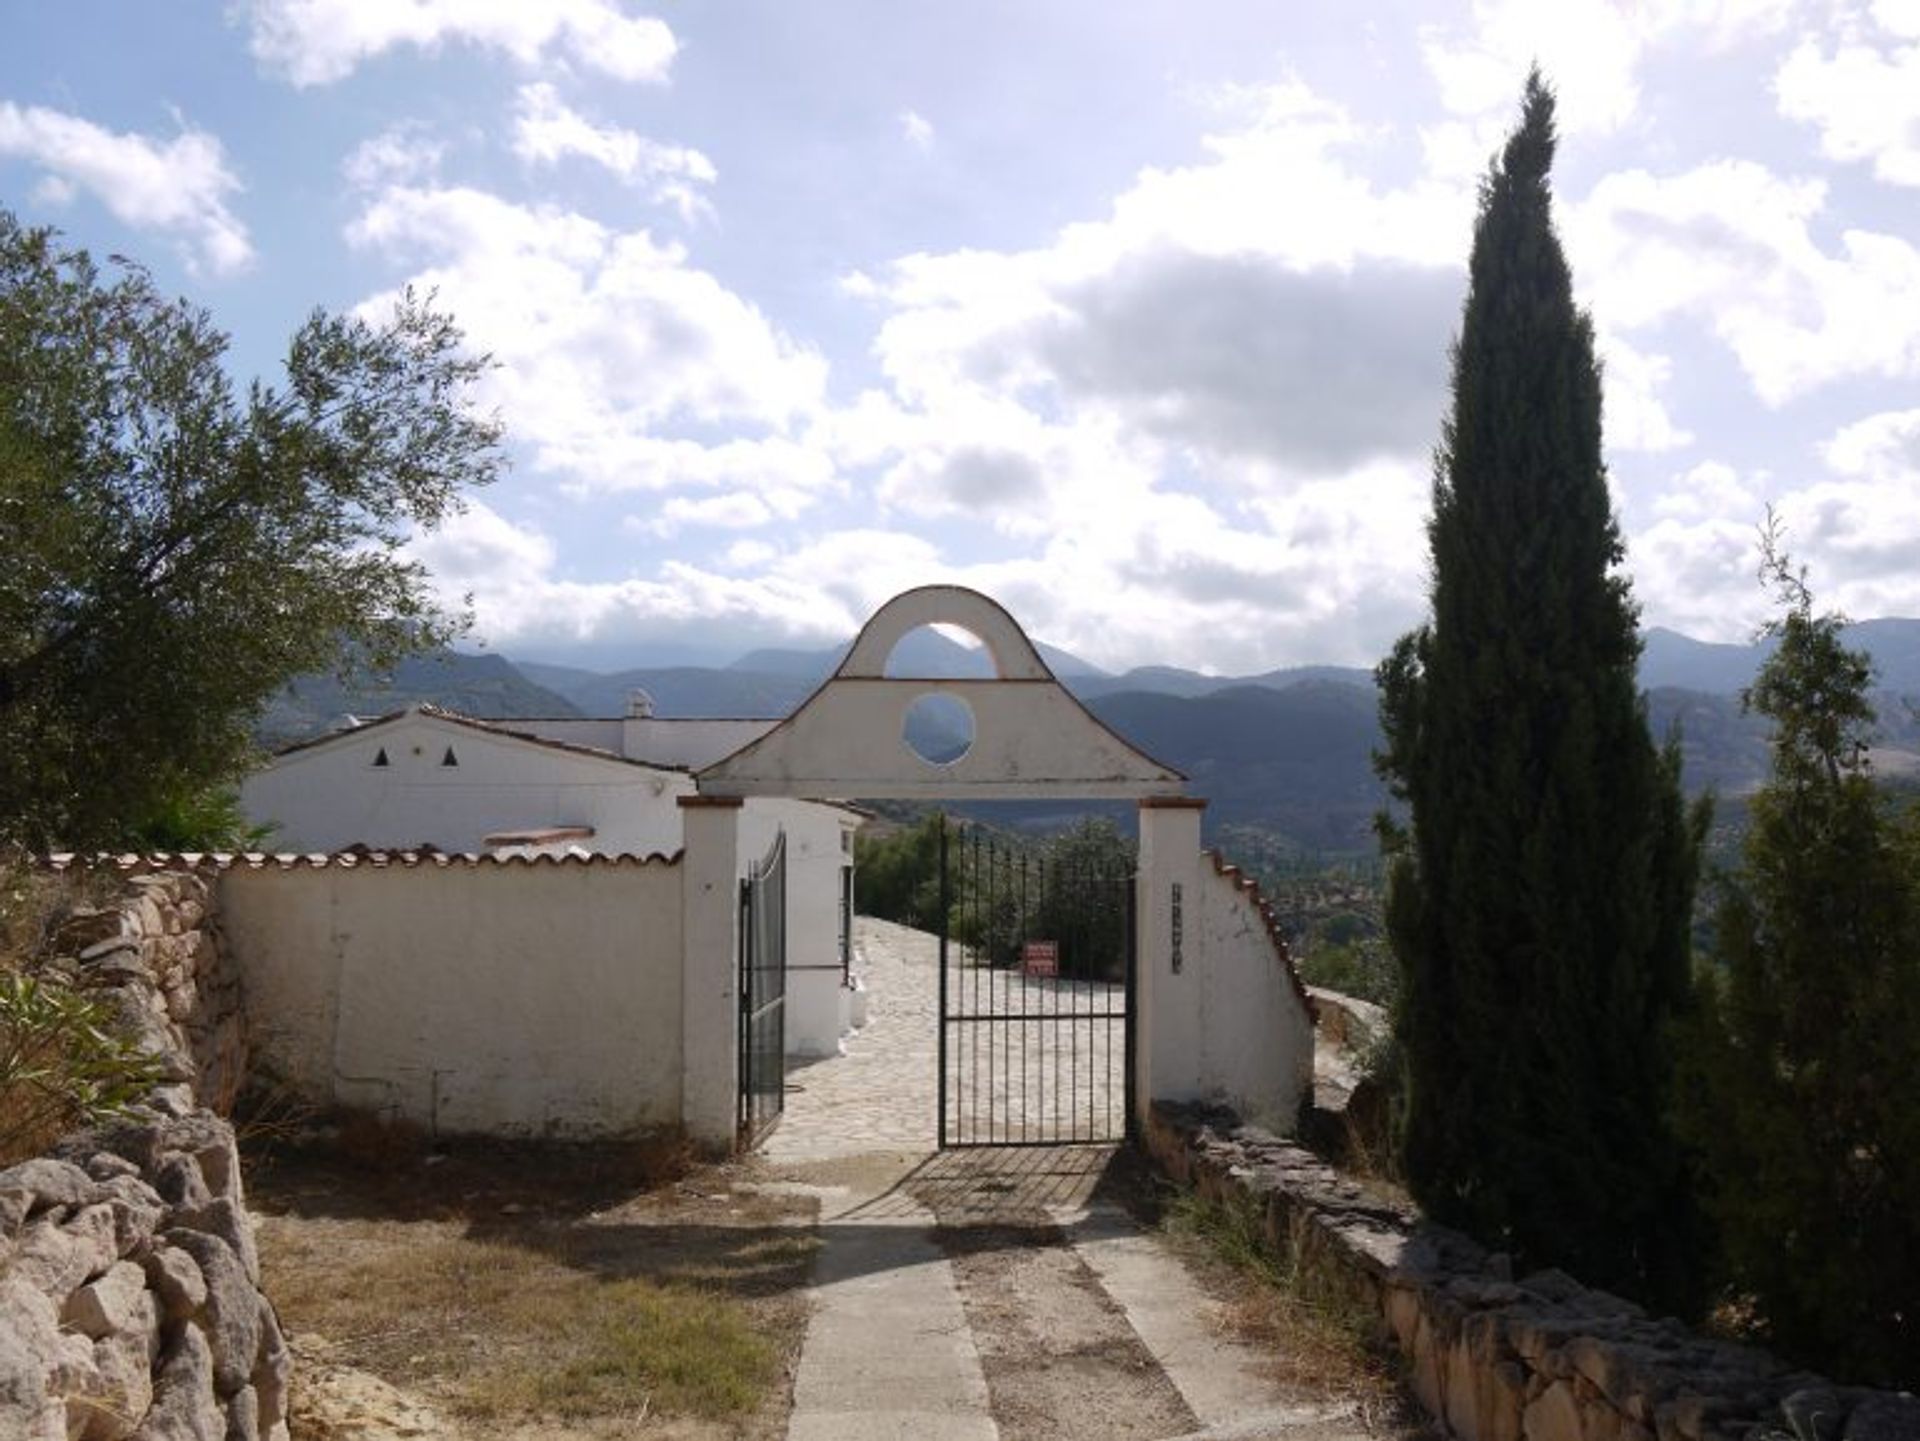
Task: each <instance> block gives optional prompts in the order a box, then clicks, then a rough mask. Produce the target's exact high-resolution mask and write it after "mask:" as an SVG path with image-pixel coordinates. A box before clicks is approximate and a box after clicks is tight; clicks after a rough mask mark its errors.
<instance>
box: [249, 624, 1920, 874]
mask: <svg viewBox="0 0 1920 1441" xmlns="http://www.w3.org/2000/svg"><path fill="white" fill-rule="evenodd" d="M1846 640H1847V643H1848V644H1850V645H1853V646H1855V647H1858V648H1861V649H1865V650H1867V651H1868V652H1869V653H1870V654H1871V655H1872V656H1873V658H1874V661H1875V665H1876V686H1877V687H1878V694H1877V696H1876V700H1877V703H1878V708H1879V712H1880V717H1881V732H1880V737H1879V742H1880V744H1879V748H1878V749H1877V750H1876V752H1875V756H1874V759H1875V763H1876V767H1877V768H1878V769H1879V770H1880V772H1881V773H1882V774H1885V775H1890V776H1896V777H1920V716H1917V715H1916V713H1915V711H1914V710H1913V709H1912V708H1911V706H1910V705H1909V704H1907V703H1906V702H1907V701H1908V700H1909V699H1920V620H1905V619H1888V620H1869V621H1862V622H1859V623H1857V624H1855V625H1853V626H1850V627H1848V629H1847V632H1846ZM1041 650H1042V654H1043V655H1044V656H1045V658H1046V660H1047V662H1048V664H1049V665H1050V666H1051V667H1052V668H1053V670H1054V673H1055V675H1057V676H1058V677H1059V678H1060V680H1061V682H1062V683H1063V684H1064V685H1066V686H1067V687H1068V688H1069V689H1070V690H1072V691H1073V692H1074V693H1075V694H1076V695H1078V696H1079V697H1080V699H1081V700H1082V701H1083V702H1084V703H1085V704H1086V705H1087V707H1088V709H1089V710H1091V711H1092V712H1093V713H1094V714H1095V715H1096V716H1098V717H1099V718H1100V719H1101V720H1102V721H1104V722H1105V723H1106V724H1107V725H1109V726H1111V727H1112V728H1113V729H1114V730H1116V731H1118V732H1119V733H1120V734H1122V735H1124V736H1126V737H1127V738H1128V739H1129V740H1130V741H1132V742H1133V743H1134V744H1136V745H1138V746H1139V747H1140V748H1141V749H1143V750H1145V751H1147V752H1148V753H1149V754H1151V755H1153V756H1155V757H1157V758H1159V759H1160V760H1162V761H1165V762H1166V763H1167V764H1169V765H1172V766H1175V767H1177V768H1179V769H1180V770H1182V771H1184V772H1185V773H1186V774H1187V775H1188V776H1189V777H1190V778H1191V781H1192V789H1193V792H1194V793H1195V794H1197V795H1203V796H1208V797H1210V798H1211V805H1210V806H1209V808H1208V813H1207V821H1208V828H1209V831H1210V832H1215V831H1218V830H1219V829H1220V828H1222V827H1227V826H1253V827H1258V828H1262V829H1264V830H1267V831H1271V832H1274V833H1277V834H1278V835H1280V836H1283V837H1285V838H1286V840H1287V841H1288V842H1289V843H1291V844H1293V845H1295V846H1298V847H1301V848H1304V849H1307V850H1310V851H1316V852H1332V853H1338V852H1354V851H1367V850H1370V849H1371V848H1372V845H1373V842H1372V836H1371V830H1372V820H1373V816H1374V815H1375V813H1376V812H1378V811H1379V809H1380V808H1381V807H1382V806H1383V805H1384V804H1385V803H1386V795H1385V792H1384V789H1383V788H1382V786H1381V784H1380V782H1379V780H1378V778H1377V777H1376V776H1375V775H1374V773H1373V768H1372V759H1371V758H1372V754H1373V751H1374V749H1375V748H1376V747H1377V746H1378V745H1379V743H1380V735H1379V723H1378V717H1377V711H1376V705H1375V697H1374V691H1373V677H1372V675H1371V673H1370V672H1368V671H1366V670H1361V669H1358V668H1353V667H1342V666H1296V667H1288V668H1284V669H1280V670H1273V671H1266V672H1262V673H1260V674H1258V675H1249V676H1209V675H1204V674H1202V673H1200V672H1198V671H1192V670H1186V669H1182V668H1180V667H1177V666H1144V667H1140V668H1138V669H1134V670H1130V671H1127V672H1125V673H1123V674H1119V675H1115V674H1111V673H1109V672H1106V671H1102V670H1100V669H1099V668H1098V667H1096V666H1093V665H1091V664H1089V663H1087V662H1085V661H1083V660H1080V659H1079V658H1078V657H1076V656H1073V655H1072V654H1070V653H1068V652H1065V651H1061V650H1058V649H1055V648H1052V647H1046V646H1042V647H1041ZM1771 650H1772V646H1771V643H1770V642H1766V641H1760V642H1755V643H1753V644H1748V645H1727V644H1717V643H1711V642H1705V641H1698V640H1694V639H1692V638H1690V637H1687V636H1684V635H1680V634H1678V633H1677V632H1674V631H1669V630H1662V629H1657V628H1656V629H1653V630H1649V631H1648V632H1647V633H1646V636H1645V648H1644V650H1643V653H1642V656H1641V663H1640V680H1641V684H1642V685H1643V686H1644V687H1646V689H1647V708H1648V719H1649V722H1650V724H1651V726H1652V728H1653V731H1654V734H1655V736H1656V737H1665V736H1667V735H1669V734H1677V735H1678V736H1679V739H1680V746H1681V755H1682V765H1683V772H1684V777H1685V782H1686V785H1687V788H1688V790H1689V791H1693V792H1698V791H1700V790H1703V789H1707V788H1711V789H1713V790H1714V791H1716V792H1717V793H1718V794H1720V795H1721V796H1723V797H1726V798H1728V799H1729V800H1732V801H1733V802H1734V804H1735V808H1736V809H1737V798H1738V797H1739V796H1740V795H1742V794H1744V793H1745V792H1748V791H1750V790H1751V789H1752V788H1753V787H1754V786H1756V785H1757V784H1758V783H1759V782H1760V781H1761V780H1762V779H1764V777H1765V775H1766V771H1767V762H1768V754H1767V741H1768V726H1767V723H1766V721H1765V720H1764V719H1763V718H1762V717H1758V716H1754V715H1749V714H1746V713H1744V712H1743V711H1742V708H1741V704H1740V698H1739V693H1740V691H1741V689H1742V688H1743V687H1745V686H1747V685H1749V684H1751V682H1752V680H1753V677H1754V675H1755V673H1756V672H1757V671H1758V669H1759V667H1760V666H1761V664H1762V663H1763V662H1764V661H1765V659H1766V657H1767V656H1768V655H1769V654H1770V653H1771ZM845 653H846V647H845V646H840V647H835V648H830V649H824V650H758V651H754V652H752V653H750V654H748V655H745V656H742V657H741V658H740V659H739V660H737V661H736V662H734V663H733V664H732V665H728V666H689V665H681V664H667V665H660V666H638V667H635V668H632V669H629V670H622V671H617V672H613V673H605V672H598V671H591V670H585V669H580V668H577V667H569V666H559V665H551V664H544V663H541V662H536V661H525V662H518V663H516V662H511V661H509V660H507V659H506V658H505V657H503V656H500V655H491V654H489V655H469V654H460V653H454V652H446V653H442V654H439V655H436V656H430V657H424V658H419V659H415V660H412V661H409V662H407V663H406V664H405V665H403V666H402V667H400V668H399V669H398V670H397V671H396V672H395V674H394V675H393V677H392V678H391V680H390V682H389V683H388V684H386V685H385V686H383V687H378V688H372V689H369V688H365V687H362V688H352V687H347V686H343V685H341V684H340V683H339V682H338V681H337V680H334V679H332V678H321V677H308V678H305V679H303V680H301V681H299V682H296V683H295V685H294V686H293V687H291V688H290V689H289V691H288V693H287V694H286V695H285V696H284V697H282V698H281V700H280V701H279V702H277V703H276V704H275V706H274V707H273V709H272V711H271V712H270V713H269V715H268V717H267V721H266V723H265V725H263V728H262V729H263V735H264V737H265V738H267V739H268V740H270V741H286V740H291V739H294V738H297V737H299V736H303V735H310V734H312V733H314V732H316V731H318V730H321V729H324V728H326V726H327V725H329V724H333V723H336V722H337V718H338V717H339V716H340V715H342V714H343V713H349V712H351V713H363V714H364V713H378V712H381V711H385V710H391V709H394V708H395V707H397V706H399V705H404V704H406V703H408V702H410V701H414V700H429V701H433V702H435V703H436V704H440V705H445V706H447V707H449V708H451V709H455V710H460V711H463V712H466V713H468V714H471V715H481V716H490V717H499V718H504V719H511V718H515V717H528V716H568V715H583V714H584V715H620V714H624V713H625V711H626V707H627V702H628V698H629V696H630V695H631V694H632V693H633V692H634V691H636V690H644V691H646V692H647V693H648V695H649V696H650V697H651V698H652V701H653V704H654V709H655V713H656V714H659V715H663V716H782V715H786V714H788V713H789V712H791V711H792V710H793V709H794V707H795V706H797V705H798V704H799V703H800V702H801V701H802V700H804V699H805V698H806V697H807V696H808V695H809V694H810V693H811V692H812V691H813V690H814V689H815V688H816V687H817V686H818V685H819V684H820V683H821V682H822V681H823V680H825V679H826V678H827V676H828V675H830V674H831V673H832V671H833V669H834V667H836V666H837V665H838V664H839V662H840V660H841V658H842V657H843V656H844V655H845ZM889 673H890V674H896V675H903V676H914V677H925V678H933V679H938V678H966V677H976V676H986V675H990V674H991V673H992V666H991V661H990V658H989V657H988V656H987V654H986V652H985V651H984V650H983V649H981V648H979V647H968V646H964V645H961V644H959V643H957V642H955V641H953V640H951V639H949V638H948V637H947V636H945V635H943V634H941V633H940V632H937V631H933V630H930V629H923V630H920V631H916V632H914V633H912V634H911V635H909V636H907V637H906V638H905V639H904V640H903V641H902V642H901V645H900V646H899V648H897V649H896V651H895V653H894V656H893V659H892V662H891V663H890V666H889ZM910 739H911V740H912V741H913V743H914V745H915V747H916V748H917V749H919V750H920V751H921V752H922V753H923V754H930V755H942V754H951V753H955V752H957V751H958V750H959V749H961V748H962V747H964V745H965V743H966V740H967V737H966V736H965V734H964V733H962V732H960V731H958V730H956V729H954V728H953V727H952V725H951V724H950V723H949V722H947V721H944V720H943V719H942V718H941V717H939V716H938V715H935V716H933V717H931V718H922V719H921V720H920V721H919V722H918V723H917V725H916V729H915V732H914V733H913V734H911V735H910ZM995 809H996V813H997V812H998V810H1000V809H1003V808H999V807H996V808H995ZM1072 809H1073V810H1075V811H1076V812H1077V811H1079V810H1081V809H1083V808H1082V807H1078V806H1076V807H1073V808H1072ZM1003 818H1010V817H1003ZM1065 818H1066V816H1065V814H1064V813H1063V814H1062V815H1059V816H1047V817H1044V818H1043V817H1039V816H1032V815H1030V816H1028V817H1026V820H1027V823H1028V824H1046V823H1047V822H1048V821H1054V820H1063V819H1065Z"/></svg>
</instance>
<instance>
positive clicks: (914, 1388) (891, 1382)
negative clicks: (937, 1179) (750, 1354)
mask: <svg viewBox="0 0 1920 1441" xmlns="http://www.w3.org/2000/svg"><path fill="white" fill-rule="evenodd" d="M926 1224H927V1223H926V1222H924V1221H921V1222H915V1221H882V1222H875V1221H872V1220H861V1221H853V1222H846V1223H841V1224H835V1223H832V1222H829V1223H828V1224H827V1225H826V1226H824V1227H823V1228H822V1230H821V1239H822V1241H823V1242H824V1246H823V1248H822V1251H821V1253H820V1256H819V1258H818V1260H817V1261H816V1262H815V1266H816V1268H817V1269H816V1271H815V1280H814V1293H813V1295H814V1312H813V1317H812V1319H811V1321H810V1322H809V1324H808V1326H807V1342H806V1347H805V1349H804V1350H803V1351H802V1353H801V1356H800V1373H799V1375H798V1377H796V1378H795V1381H794V1394H793V1414H792V1417H791V1419H790V1420H789V1422H788V1425H787V1436H788V1441H895V1438H898V1441H918V1438H925V1441H997V1438H998V1437H999V1435H1000V1431H999V1428H998V1427H997V1426H995V1425H994V1422H993V1416H992V1414H991V1413H990V1411H989V1409H988V1400H987V1382H986V1377H985V1376H984V1375H982V1374H981V1370H980V1353H979V1351H978V1350H977V1349H976V1348H975V1346H974V1341H973V1333H972V1332H971V1331H970V1330H969V1329H968V1327H967V1320H966V1316H965V1314H964V1312H963V1311H962V1310H961V1306H960V1294H959V1292H958V1290H957V1289H956V1288H955V1286H954V1280H953V1268H952V1267H951V1266H950V1265H949V1264H948V1263H947V1259H946V1256H945V1255H944V1253H942V1251H941V1250H940V1248H939V1247H938V1246H936V1245H935V1244H934V1243H933V1240H932V1238H931V1237H930V1236H929V1235H928V1233H927V1230H926Z"/></svg>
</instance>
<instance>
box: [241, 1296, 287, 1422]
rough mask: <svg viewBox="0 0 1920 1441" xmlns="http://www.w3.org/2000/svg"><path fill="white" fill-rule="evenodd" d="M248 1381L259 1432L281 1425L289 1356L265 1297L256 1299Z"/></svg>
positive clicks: (285, 1407) (283, 1414) (285, 1339)
mask: <svg viewBox="0 0 1920 1441" xmlns="http://www.w3.org/2000/svg"><path fill="white" fill-rule="evenodd" d="M248 1379H249V1382H250V1384H251V1385H252V1387H253V1391H254V1394H255V1395H256V1396H257V1397H258V1398H259V1402H260V1429H261V1430H262V1431H263V1432H270V1431H272V1430H273V1429H274V1428H275V1427H277V1426H282V1425H284V1424H285V1423H286V1419H287V1412H288V1409H289V1405H288V1403H289V1400H290V1390H289V1388H290V1386H291V1384H292V1381H293V1352H292V1350H291V1349H290V1348H289V1347H288V1345H287V1338H286V1336H285V1335H284V1334H282V1332H281V1330H280V1318H279V1316H278V1315H276V1314H275V1313H274V1309H273V1303H272V1302H271V1301H269V1300H268V1299H267V1298H266V1297H265V1296H262V1297H261V1298H260V1353H259V1355H258V1357H257V1358H256V1359H255V1361H254V1365H253V1375H252V1376H251V1377H250V1378H248Z"/></svg>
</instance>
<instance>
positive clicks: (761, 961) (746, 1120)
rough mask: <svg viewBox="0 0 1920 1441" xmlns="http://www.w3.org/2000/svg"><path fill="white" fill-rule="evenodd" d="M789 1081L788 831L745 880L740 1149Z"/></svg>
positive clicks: (772, 1114) (772, 1117) (768, 1123)
mask: <svg viewBox="0 0 1920 1441" xmlns="http://www.w3.org/2000/svg"><path fill="white" fill-rule="evenodd" d="M786 1086H787V836H786V832H784V831H782V832H781V833H780V834H779V835H778V836H777V837H775V838H774V842H773V846H772V848H771V849H769V850H768V852H767V854H766V856H765V858H764V859H762V860H761V861H760V862H759V864H757V865H755V866H754V867H753V868H752V870H751V871H750V872H749V874H748V875H747V877H746V879H745V880H743V881H741V882H740V1110H739V1117H738V1128H739V1135H740V1146H741V1149H743V1150H744V1149H746V1148H748V1147H751V1146H753V1145H756V1144H757V1143H758V1142H759V1141H760V1139H761V1138H762V1137H764V1136H765V1135H766V1133H767V1132H768V1131H769V1130H770V1129H771V1128H772V1126H773V1123H774V1122H775V1121H778V1120H779V1119H780V1112H781V1108H782V1107H783V1106H784V1105H785V1098H786Z"/></svg>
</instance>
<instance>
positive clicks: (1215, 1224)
mask: <svg viewBox="0 0 1920 1441" xmlns="http://www.w3.org/2000/svg"><path fill="white" fill-rule="evenodd" d="M1161 1226H1162V1229H1163V1230H1164V1232H1165V1233H1166V1234H1167V1235H1168V1236H1169V1237H1170V1238H1172V1239H1173V1241H1174V1242H1175V1243H1176V1245H1177V1246H1178V1247H1179V1249H1180V1251H1181V1252H1182V1254H1183V1256H1184V1258H1185V1259H1186V1260H1187V1262H1188V1264H1189V1266H1191V1267H1192V1268H1193V1270H1194V1272H1195V1274H1196V1275H1197V1276H1198V1277H1199V1278H1200V1279H1201V1281H1202V1283H1203V1284H1204V1285H1206V1286H1207V1288H1208V1289H1209V1291H1211V1293H1212V1294H1213V1295H1214V1296H1215V1297H1216V1298H1217V1299H1218V1300H1220V1301H1221V1302H1222V1303H1223V1304H1224V1305H1225V1306H1226V1308H1227V1313H1228V1315H1229V1317H1230V1318H1231V1325H1232V1327H1233V1330H1234V1332H1235V1333H1236V1334H1237V1335H1239V1336H1240V1337H1241V1338H1243V1339H1244V1340H1247V1341H1249V1342H1251V1343H1253V1344H1254V1345H1256V1346H1258V1347H1260V1348H1261V1349H1262V1350H1263V1351H1264V1352H1265V1354H1266V1355H1267V1356H1268V1357H1270V1358H1271V1364H1272V1368H1273V1374H1274V1376H1275V1378H1276V1379H1277V1380H1279V1381H1280V1382H1281V1383H1282V1384H1284V1385H1287V1386H1289V1387H1294V1388H1298V1389H1299V1390H1300V1391H1301V1392H1302V1393H1304V1394H1307V1395H1311V1396H1316V1397H1318V1398H1322V1399H1326V1400H1352V1401H1355V1402H1357V1403H1358V1404H1359V1407H1360V1413H1361V1417H1362V1419H1363V1421H1364V1422H1365V1425H1366V1429H1367V1430H1368V1431H1370V1432H1373V1433H1375V1434H1380V1433H1383V1432H1384V1433H1387V1434H1396V1435H1405V1436H1409V1437H1411V1436H1419V1435H1429V1434H1432V1430H1433V1428H1432V1425H1431V1423H1430V1422H1429V1420H1428V1419H1427V1417H1426V1415H1425V1413H1424V1412H1423V1411H1422V1410H1421V1409H1420V1407H1419V1405H1418V1403H1416V1402H1414V1401H1413V1400H1412V1398H1411V1397H1410V1396H1409V1395H1408V1394H1407V1392H1406V1389H1405V1386H1404V1384H1403V1382H1402V1379H1401V1363H1400V1361H1399V1358H1398V1356H1397V1355H1396V1354H1395V1353H1394V1352H1393V1350H1392V1348H1391V1345H1390V1344H1389V1343H1388V1342H1387V1340H1386V1338H1385V1337H1384V1335H1383V1334H1382V1330H1381V1325H1380V1321H1379V1318H1378V1317H1377V1316H1376V1315H1374V1314H1373V1313H1372V1312H1371V1311H1369V1310H1367V1309H1364V1308H1363V1307H1361V1306H1359V1305H1358V1304H1356V1302H1355V1300H1354V1298H1353V1296H1352V1294H1351V1292H1349V1291H1347V1290H1346V1289H1345V1288H1344V1287H1342V1286H1340V1285H1338V1284H1335V1283H1334V1282H1332V1281H1331V1280H1330V1278H1328V1277H1325V1276H1323V1275H1320V1274H1318V1273H1317V1272H1316V1271H1315V1270H1314V1268H1312V1267H1310V1266H1303V1265H1298V1264H1295V1263H1294V1262H1293V1261H1291V1260H1290V1259H1289V1258H1286V1257H1282V1256H1278V1255H1276V1254H1275V1253H1274V1251H1273V1249H1272V1247H1271V1246H1270V1245H1269V1244H1268V1242H1267V1239H1266V1234H1265V1228H1264V1226H1263V1224H1262V1221H1261V1218H1260V1215H1259V1212H1258V1210H1257V1208H1256V1207H1255V1206H1254V1205H1253V1204H1252V1203H1251V1202H1250V1201H1247V1200H1244V1199H1236V1200H1229V1201H1212V1200H1207V1199H1203V1198H1202V1197H1199V1196H1197V1195H1195V1194H1194V1193H1192V1192H1189V1191H1178V1192H1174V1193H1172V1194H1171V1195H1170V1196H1168V1197H1167V1198H1166V1200H1165V1202H1164V1210H1163V1212H1162V1215H1161Z"/></svg>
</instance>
